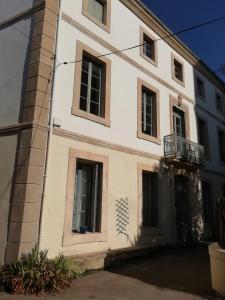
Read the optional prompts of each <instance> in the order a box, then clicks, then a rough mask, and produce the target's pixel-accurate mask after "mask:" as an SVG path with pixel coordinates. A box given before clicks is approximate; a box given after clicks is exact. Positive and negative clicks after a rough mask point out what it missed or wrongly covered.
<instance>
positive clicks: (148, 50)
mask: <svg viewBox="0 0 225 300" xmlns="http://www.w3.org/2000/svg"><path fill="white" fill-rule="evenodd" d="M140 44H142V45H143V46H141V47H140V54H141V56H142V57H143V58H144V59H146V60H148V61H149V62H150V63H152V64H153V65H157V44H156V41H155V38H154V37H152V36H151V35H150V34H149V33H147V32H146V31H145V29H144V28H143V27H140Z"/></svg>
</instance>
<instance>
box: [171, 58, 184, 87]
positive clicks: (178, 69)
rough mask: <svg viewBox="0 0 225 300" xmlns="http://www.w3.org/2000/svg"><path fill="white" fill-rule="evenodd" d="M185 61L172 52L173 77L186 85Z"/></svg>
mask: <svg viewBox="0 0 225 300" xmlns="http://www.w3.org/2000/svg"><path fill="white" fill-rule="evenodd" d="M183 69H184V68H183V63H182V62H181V61H180V60H179V59H178V58H176V57H175V56H174V55H173V54H172V78H173V79H174V80H176V81H177V82H178V83H180V84H182V85H184V70H183Z"/></svg>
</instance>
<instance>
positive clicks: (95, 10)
mask: <svg viewBox="0 0 225 300" xmlns="http://www.w3.org/2000/svg"><path fill="white" fill-rule="evenodd" d="M104 6H105V3H104V1H99V0H88V12H89V14H90V15H91V16H93V17H94V18H96V19H97V20H98V21H99V22H100V23H104Z"/></svg>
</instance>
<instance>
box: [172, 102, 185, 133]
mask: <svg viewBox="0 0 225 300" xmlns="http://www.w3.org/2000/svg"><path fill="white" fill-rule="evenodd" d="M173 133H174V134H175V135H177V136H181V137H183V138H185V118H184V112H183V111H182V110H181V109H179V108H177V107H176V106H173Z"/></svg>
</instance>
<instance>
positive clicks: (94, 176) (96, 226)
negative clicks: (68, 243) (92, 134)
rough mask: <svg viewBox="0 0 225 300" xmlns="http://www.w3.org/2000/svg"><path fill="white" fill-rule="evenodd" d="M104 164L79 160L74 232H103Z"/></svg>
mask: <svg viewBox="0 0 225 300" xmlns="http://www.w3.org/2000/svg"><path fill="white" fill-rule="evenodd" d="M101 187H102V164H101V163H96V162H91V161H82V160H77V164H76V172H75V192H74V206H73V223H72V224H73V226H72V227H73V228H72V230H73V231H74V232H78V233H79V232H80V233H84V232H86V231H87V232H100V231H101V225H100V224H101V198H102V192H101Z"/></svg>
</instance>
